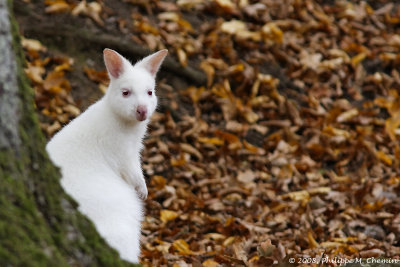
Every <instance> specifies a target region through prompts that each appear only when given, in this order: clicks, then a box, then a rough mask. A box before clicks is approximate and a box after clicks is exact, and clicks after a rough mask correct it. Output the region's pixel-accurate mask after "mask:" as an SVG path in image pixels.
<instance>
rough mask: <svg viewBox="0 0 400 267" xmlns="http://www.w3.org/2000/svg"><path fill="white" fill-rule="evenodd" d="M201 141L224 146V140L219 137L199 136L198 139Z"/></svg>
mask: <svg viewBox="0 0 400 267" xmlns="http://www.w3.org/2000/svg"><path fill="white" fill-rule="evenodd" d="M197 140H198V141H199V142H200V143H205V144H211V145H216V146H222V145H223V144H224V140H222V139H220V138H217V137H212V138H208V137H199V138H198V139H197Z"/></svg>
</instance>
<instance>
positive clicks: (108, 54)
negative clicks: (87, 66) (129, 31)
mask: <svg viewBox="0 0 400 267" xmlns="http://www.w3.org/2000/svg"><path fill="white" fill-rule="evenodd" d="M103 54H104V63H105V64H106V68H107V70H108V73H109V74H110V75H111V76H112V78H115V79H117V78H118V77H119V76H120V75H121V74H122V72H123V71H124V63H123V57H122V56H121V55H120V54H118V53H117V52H115V51H114V50H112V49H109V48H106V49H104V51H103Z"/></svg>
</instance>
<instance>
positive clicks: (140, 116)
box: [136, 105, 147, 121]
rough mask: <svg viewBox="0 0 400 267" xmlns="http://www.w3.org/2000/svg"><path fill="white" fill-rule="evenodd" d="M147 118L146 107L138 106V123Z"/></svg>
mask: <svg viewBox="0 0 400 267" xmlns="http://www.w3.org/2000/svg"><path fill="white" fill-rule="evenodd" d="M146 118H147V108H146V106H142V105H139V106H138V107H137V109H136V119H137V120H138V121H144V120H145V119H146Z"/></svg>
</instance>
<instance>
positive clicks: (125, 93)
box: [122, 89, 131, 97]
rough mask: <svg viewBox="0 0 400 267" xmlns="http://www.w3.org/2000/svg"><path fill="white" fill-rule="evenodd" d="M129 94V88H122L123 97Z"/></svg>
mask: <svg viewBox="0 0 400 267" xmlns="http://www.w3.org/2000/svg"><path fill="white" fill-rule="evenodd" d="M130 95H131V90H129V89H122V96H123V97H128V96H130Z"/></svg>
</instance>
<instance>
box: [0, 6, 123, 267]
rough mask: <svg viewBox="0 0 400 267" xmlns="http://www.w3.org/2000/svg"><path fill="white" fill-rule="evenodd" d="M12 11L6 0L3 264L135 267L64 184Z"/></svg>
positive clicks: (0, 203)
mask: <svg viewBox="0 0 400 267" xmlns="http://www.w3.org/2000/svg"><path fill="white" fill-rule="evenodd" d="M11 10H12V8H11V1H7V0H0V51H1V53H0V265H1V266H130V264H128V263H126V262H124V261H122V260H121V259H119V257H118V254H117V253H116V252H115V251H114V250H112V249H111V248H109V247H108V246H107V244H106V243H105V241H104V240H103V239H102V238H101V237H100V236H99V235H98V233H97V232H96V230H95V228H94V226H93V224H92V223H91V222H90V221H88V220H87V219H86V218H85V217H84V216H83V215H81V214H80V213H79V212H78V211H77V209H76V207H77V205H76V203H75V202H74V201H73V200H72V199H71V198H70V197H68V196H67V195H66V194H65V193H64V191H63V190H62V188H61V186H60V184H59V177H60V176H59V172H58V170H57V169H56V168H55V167H54V166H53V165H52V164H51V162H50V161H49V159H48V156H47V153H46V152H45V142H46V141H45V138H44V137H43V135H42V133H41V131H40V128H39V126H38V125H39V123H38V120H37V117H36V115H35V111H34V106H33V91H32V89H31V87H30V86H29V83H28V82H27V80H26V77H25V75H24V73H23V68H22V66H23V64H22V62H23V61H24V60H23V59H24V57H23V53H22V50H21V48H20V46H19V43H20V39H19V35H18V29H17V25H16V23H15V21H14V19H13V17H12V16H11V15H10V13H11ZM71 156H73V155H71Z"/></svg>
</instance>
